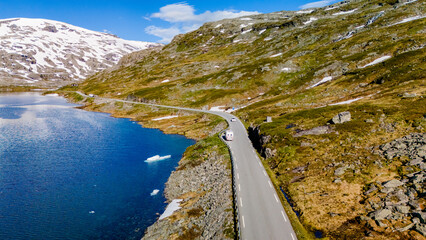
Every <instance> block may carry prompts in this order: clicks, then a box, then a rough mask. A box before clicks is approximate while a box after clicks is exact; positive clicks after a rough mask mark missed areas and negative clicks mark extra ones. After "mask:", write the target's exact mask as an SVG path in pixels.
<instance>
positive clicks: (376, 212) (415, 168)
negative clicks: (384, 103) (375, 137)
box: [362, 133, 426, 237]
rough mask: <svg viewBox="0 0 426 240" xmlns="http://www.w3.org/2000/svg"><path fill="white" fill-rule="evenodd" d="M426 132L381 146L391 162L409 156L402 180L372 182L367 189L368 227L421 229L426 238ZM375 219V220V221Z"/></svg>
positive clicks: (405, 229)
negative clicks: (396, 158) (405, 172)
mask: <svg viewBox="0 0 426 240" xmlns="http://www.w3.org/2000/svg"><path fill="white" fill-rule="evenodd" d="M425 148H426V133H413V134H410V135H408V136H405V137H403V138H399V139H396V140H394V141H392V142H389V143H386V144H383V145H381V146H379V151H378V153H379V154H381V155H382V156H383V157H385V158H386V159H387V160H388V161H392V159H393V158H395V157H408V158H409V160H408V161H406V163H405V164H404V166H403V167H404V169H406V171H410V172H411V173H407V174H401V176H400V179H391V180H389V181H385V182H375V183H372V184H370V186H369V189H368V190H367V191H366V192H364V195H365V197H366V199H365V202H366V203H367V210H368V211H369V212H368V214H367V217H365V216H363V217H362V218H363V219H364V220H366V221H367V226H369V227H370V228H371V229H372V230H375V231H382V232H386V231H399V232H404V231H409V230H411V231H417V232H419V233H420V234H422V235H423V236H424V237H426V231H425V230H426V219H425V218H426V211H425V206H426V200H425V194H426V191H425V179H426V171H425V162H426V156H425ZM372 221H373V222H372Z"/></svg>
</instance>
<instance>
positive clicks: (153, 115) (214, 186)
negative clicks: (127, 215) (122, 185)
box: [60, 93, 236, 239]
mask: <svg viewBox="0 0 426 240" xmlns="http://www.w3.org/2000/svg"><path fill="white" fill-rule="evenodd" d="M60 94H61V95H63V96H64V97H66V98H67V99H68V100H69V101H71V102H74V103H78V104H82V105H83V106H82V107H80V108H82V109H84V110H88V111H98V112H106V113H110V114H112V116H113V117H119V118H131V119H132V120H134V121H138V122H139V123H140V124H142V125H143V126H144V127H148V128H158V129H160V130H161V131H163V132H165V133H167V134H181V135H184V136H186V137H188V138H192V139H195V140H197V143H196V144H195V145H193V146H191V147H189V148H188V149H187V150H186V151H185V153H184V156H183V158H182V159H181V160H180V161H179V166H178V167H177V169H176V170H175V171H173V172H172V173H171V175H170V177H169V179H168V181H167V183H166V188H165V190H164V196H165V197H166V199H167V202H169V203H170V202H172V201H173V200H175V199H182V201H181V202H180V204H179V207H180V209H178V210H176V211H174V212H173V214H172V215H171V216H169V217H167V218H164V219H161V220H159V219H158V220H157V221H156V222H155V223H154V224H153V225H151V226H150V227H149V228H148V229H147V230H146V231H145V236H144V237H143V239H165V238H170V237H172V238H173V239H188V238H191V239H209V238H212V237H214V238H219V239H233V238H234V236H235V234H236V233H235V227H234V210H233V209H234V207H233V198H232V173H231V160H230V156H229V153H228V149H227V147H226V146H225V145H224V144H223V143H222V142H221V141H220V139H219V138H218V136H217V134H218V133H219V132H220V131H222V130H223V129H225V127H226V126H227V125H226V123H225V121H224V120H222V119H220V118H219V117H217V116H212V115H208V114H194V113H190V112H185V111H177V110H168V109H159V108H157V107H148V106H142V105H132V104H126V103H117V102H115V103H113V102H109V101H105V100H98V99H92V98H88V99H86V98H80V97H78V96H76V95H74V94H69V93H60ZM169 116H177V117H173V118H172V117H169ZM159 214H160V213H159Z"/></svg>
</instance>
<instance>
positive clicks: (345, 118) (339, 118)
mask: <svg viewBox="0 0 426 240" xmlns="http://www.w3.org/2000/svg"><path fill="white" fill-rule="evenodd" d="M350 120H351V113H350V112H348V111H346V112H341V113H339V114H337V115H336V116H334V117H333V118H332V119H331V121H330V122H331V123H332V124H341V123H345V122H349V121H350Z"/></svg>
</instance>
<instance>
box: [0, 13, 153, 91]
mask: <svg viewBox="0 0 426 240" xmlns="http://www.w3.org/2000/svg"><path fill="white" fill-rule="evenodd" d="M154 46H160V44H156V43H148V42H138V41H127V40H123V39H120V38H118V37H116V36H114V35H111V34H107V33H101V32H95V31H90V30H87V29H84V28H80V27H76V26H72V25H70V24H67V23H63V22H57V21H52V20H46V19H29V18H13V19H1V20H0V57H1V59H0V85H2V86H7V85H36V86H39V87H40V86H63V85H66V84H70V83H71V82H77V81H79V80H83V79H85V78H86V77H88V76H90V75H91V74H93V73H95V72H97V71H100V70H103V69H105V68H108V67H111V66H113V65H115V64H116V63H117V62H118V61H119V60H120V58H121V57H122V56H123V55H126V54H128V53H131V52H134V51H138V50H142V49H146V48H150V47H154Z"/></svg>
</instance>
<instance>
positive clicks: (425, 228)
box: [416, 223, 426, 237]
mask: <svg viewBox="0 0 426 240" xmlns="http://www.w3.org/2000/svg"><path fill="white" fill-rule="evenodd" d="M416 230H417V232H419V233H421V234H422V235H423V236H425V237H426V224H421V223H417V224H416Z"/></svg>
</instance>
